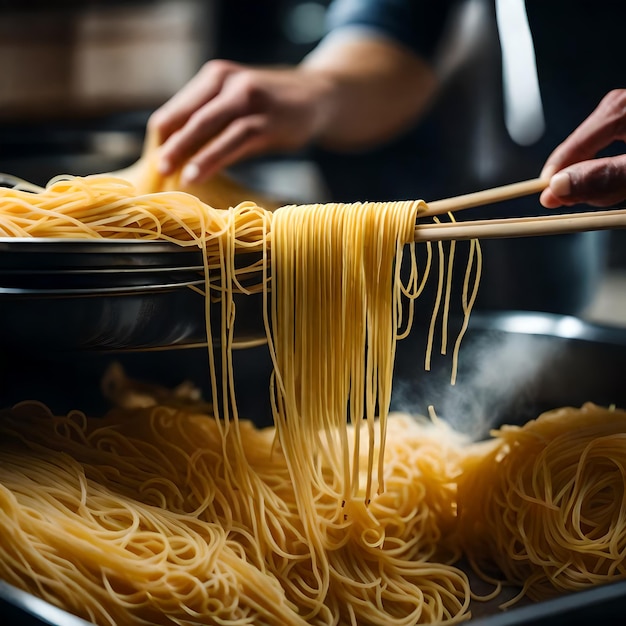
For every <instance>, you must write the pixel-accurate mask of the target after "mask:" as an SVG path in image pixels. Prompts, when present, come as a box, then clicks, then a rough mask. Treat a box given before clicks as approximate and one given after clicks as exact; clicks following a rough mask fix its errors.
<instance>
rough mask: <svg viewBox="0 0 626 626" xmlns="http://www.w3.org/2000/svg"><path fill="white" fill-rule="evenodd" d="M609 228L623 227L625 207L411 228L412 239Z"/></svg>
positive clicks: (540, 233) (482, 237)
mask: <svg viewBox="0 0 626 626" xmlns="http://www.w3.org/2000/svg"><path fill="white" fill-rule="evenodd" d="M421 215H422V214H420V216H421ZM612 228H626V209H612V210H609V211H590V212H587V213H564V214H557V215H544V216H537V217H522V218H508V219H490V220H475V221H468V222H446V223H444V224H421V225H418V226H416V227H415V241H418V242H425V241H449V240H452V239H499V238H504V237H511V238H512V237H536V236H541V235H557V234H564V233H577V232H583V231H591V230H608V229H612Z"/></svg>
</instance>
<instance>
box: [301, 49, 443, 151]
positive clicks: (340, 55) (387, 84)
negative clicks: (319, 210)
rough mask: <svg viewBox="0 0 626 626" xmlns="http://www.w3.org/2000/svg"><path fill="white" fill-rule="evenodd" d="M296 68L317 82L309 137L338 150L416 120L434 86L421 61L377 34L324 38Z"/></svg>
mask: <svg viewBox="0 0 626 626" xmlns="http://www.w3.org/2000/svg"><path fill="white" fill-rule="evenodd" d="M299 69H300V71H302V72H303V73H309V74H310V75H311V77H312V78H315V79H316V80H318V84H319V85H320V86H321V91H320V94H319V97H318V99H317V104H318V109H319V110H318V115H319V118H318V122H317V124H316V127H317V131H316V137H315V138H314V139H315V141H316V142H317V143H318V144H319V145H321V146H323V147H325V148H328V149H332V150H338V151H353V150H359V149H364V148H368V147H371V146H374V145H376V144H379V143H382V142H385V141H387V140H389V139H391V138H393V137H394V136H397V135H399V134H400V133H402V132H403V131H404V130H406V129H407V128H409V127H410V126H411V125H412V124H414V123H415V121H416V120H418V119H419V117H420V115H422V114H423V112H424V111H425V109H426V108H427V107H428V105H429V103H430V101H431V98H432V96H433V93H434V91H435V89H436V78H435V74H434V72H433V70H432V69H431V67H430V66H429V65H428V64H427V63H426V62H425V61H423V60H422V59H420V58H419V57H417V56H416V55H415V54H413V53H412V52H410V51H409V50H408V49H406V48H404V47H402V46H401V45H399V44H395V43H394V42H392V41H389V40H385V39H382V38H380V39H379V38H374V37H364V38H358V39H346V40H340V41H334V42H332V41H331V42H328V44H327V45H326V44H325V45H322V46H320V47H319V48H318V49H317V50H315V51H314V52H313V53H312V54H311V55H309V57H307V58H306V59H305V60H304V61H303V62H302V64H301V65H300V67H299Z"/></svg>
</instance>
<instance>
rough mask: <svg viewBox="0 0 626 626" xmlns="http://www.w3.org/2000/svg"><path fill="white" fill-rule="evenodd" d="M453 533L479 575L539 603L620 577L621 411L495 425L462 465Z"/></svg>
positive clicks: (589, 408)
mask: <svg viewBox="0 0 626 626" xmlns="http://www.w3.org/2000/svg"><path fill="white" fill-rule="evenodd" d="M458 507H459V520H458V530H459V535H460V538H461V544H462V547H463V550H464V552H465V553H466V555H468V557H469V558H470V559H471V560H472V562H473V563H474V564H475V565H476V568H477V569H478V570H479V571H481V572H482V573H483V574H484V575H486V576H488V575H489V573H490V572H491V573H493V570H494V565H495V566H497V568H499V570H500V572H499V573H498V574H494V577H495V578H498V579H499V580H500V581H501V582H502V581H503V582H506V583H509V584H513V585H519V586H520V588H521V591H520V595H519V596H518V597H516V598H514V599H513V600H512V602H515V601H516V600H517V599H519V597H521V596H522V595H528V597H530V598H532V599H534V600H543V599H546V598H549V597H551V596H554V595H557V594H559V593H563V592H568V591H578V590H580V589H584V588H587V587H591V586H594V585H598V584H601V583H605V582H609V581H616V580H620V579H624V578H626V411H623V410H618V409H609V408H603V407H600V406H596V405H594V404H591V403H588V404H585V405H584V406H582V407H581V408H571V407H563V408H559V409H555V410H553V411H549V412H547V413H544V414H542V415H541V416H540V417H539V418H538V419H536V420H533V421H530V422H528V423H527V424H525V425H524V426H521V427H520V426H503V427H502V428H501V429H500V430H497V431H495V432H494V438H493V439H492V440H489V441H487V442H484V443H481V444H476V448H474V449H469V450H468V451H467V453H466V454H465V455H464V457H463V461H462V463H461V474H460V479H459V491H458Z"/></svg>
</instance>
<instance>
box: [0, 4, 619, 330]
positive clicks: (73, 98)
mask: <svg viewBox="0 0 626 626" xmlns="http://www.w3.org/2000/svg"><path fill="white" fill-rule="evenodd" d="M328 4H329V0H55V2H49V1H46V0H0V172H6V173H10V174H13V175H15V176H19V177H21V178H25V179H27V180H29V181H32V182H35V183H38V184H45V183H46V182H47V181H48V180H49V179H50V178H51V177H53V176H55V175H57V174H61V173H70V174H77V175H85V174H92V173H97V172H106V171H112V170H116V169H119V168H122V167H125V166H127V165H129V164H131V163H133V162H135V161H136V160H137V158H138V157H139V154H140V152H141V147H142V143H143V136H144V131H145V124H146V121H147V119H148V116H149V114H150V113H151V111H153V110H154V109H155V108H157V107H158V106H159V105H161V104H162V103H163V102H165V101H166V100H167V99H168V98H169V97H170V96H172V95H173V94H174V93H175V92H176V91H177V90H178V89H179V88H180V87H182V86H183V85H184V84H185V83H186V82H187V81H188V80H189V79H190V78H191V77H192V76H193V75H194V74H195V73H196V72H197V71H198V69H199V68H200V66H201V65H202V64H203V63H204V62H205V61H207V60H209V59H211V58H228V59H231V60H236V61H240V62H243V63H250V64H258V65H261V64H281V63H292V62H297V61H299V60H300V59H301V58H302V57H303V56H304V55H305V54H306V53H307V52H308V51H309V50H311V49H312V48H313V47H314V46H315V45H316V44H317V42H318V41H319V39H320V38H321V36H322V34H323V29H324V16H325V11H326V9H327V6H328ZM236 170H237V171H235V172H234V173H235V174H236V175H238V176H239V177H240V178H242V179H243V181H244V182H246V183H247V184H249V185H250V186H253V187H256V188H259V189H261V190H266V191H269V192H271V193H272V194H274V195H277V196H279V197H281V196H283V197H285V198H289V199H290V200H294V201H301V202H309V201H323V200H325V199H326V194H327V191H326V187H325V183H324V180H323V177H322V175H321V174H320V172H319V170H318V169H317V167H316V165H315V163H314V162H313V161H312V160H311V159H310V158H308V155H307V154H296V155H292V156H290V157H288V158H287V157H266V158H263V159H259V160H257V161H254V162H251V163H246V164H243V165H241V166H239V167H238V168H236ZM585 317H587V318H588V319H590V320H592V321H601V322H608V323H616V324H626V246H625V245H624V238H623V233H621V232H619V233H618V232H616V233H611V235H610V251H609V260H608V267H607V271H606V278H605V280H604V281H603V283H602V285H601V288H600V289H599V291H598V295H597V297H596V299H595V301H594V303H593V305H592V306H591V307H589V309H588V310H587V311H586V312H585Z"/></svg>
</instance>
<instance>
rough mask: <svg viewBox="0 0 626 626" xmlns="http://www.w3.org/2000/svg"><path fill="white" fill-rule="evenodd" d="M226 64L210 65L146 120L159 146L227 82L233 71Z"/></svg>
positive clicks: (219, 62)
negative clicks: (154, 133)
mask: <svg viewBox="0 0 626 626" xmlns="http://www.w3.org/2000/svg"><path fill="white" fill-rule="evenodd" d="M236 67H237V66H236V65H235V64H233V63H230V62H226V61H219V60H218V61H210V62H209V63H206V64H205V65H204V66H203V67H202V69H201V70H200V71H199V72H198V73H197V74H196V75H195V76H194V77H193V78H192V79H191V80H190V81H189V82H188V83H187V84H186V85H185V86H184V87H183V88H182V89H181V90H180V91H178V92H177V93H176V94H175V95H174V96H173V97H172V98H170V99H169V100H168V101H167V102H166V103H165V104H164V105H163V106H161V107H160V108H159V109H157V110H156V111H155V112H154V113H153V114H152V115H151V116H150V119H149V120H148V126H149V128H150V129H151V130H154V131H155V132H156V134H157V136H158V138H159V143H164V142H165V141H166V140H167V139H168V138H169V137H170V136H171V135H172V134H173V133H175V132H176V131H178V130H179V129H180V128H182V127H183V126H184V125H185V124H186V123H187V121H188V120H189V119H190V118H191V117H192V115H193V114H194V113H195V112H196V111H197V110H198V109H200V108H201V107H202V106H204V105H205V104H206V103H207V102H210V101H211V100H212V99H213V98H215V97H216V96H217V95H218V94H219V93H220V91H221V89H222V86H223V84H224V81H225V80H226V78H227V77H228V76H229V75H230V74H231V73H232V72H233V71H234V70H235V69H236Z"/></svg>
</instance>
